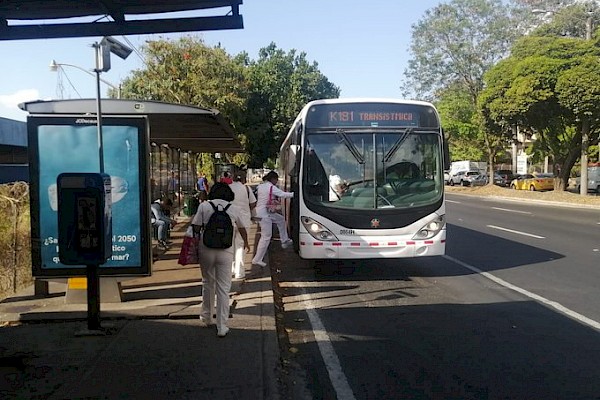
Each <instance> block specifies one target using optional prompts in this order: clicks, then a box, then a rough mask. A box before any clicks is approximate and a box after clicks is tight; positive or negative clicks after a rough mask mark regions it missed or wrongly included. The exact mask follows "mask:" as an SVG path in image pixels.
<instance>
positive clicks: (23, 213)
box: [0, 182, 33, 299]
mask: <svg viewBox="0 0 600 400" xmlns="http://www.w3.org/2000/svg"><path fill="white" fill-rule="evenodd" d="M29 221H30V214H29V185H28V184H27V183H25V182H17V183H10V184H4V185H0V299H4V298H6V297H8V296H10V295H11V294H14V293H16V292H17V291H18V290H19V289H21V288H23V287H25V286H27V285H30V284H31V283H33V278H32V277H31V245H30V237H31V229H30V222H29Z"/></svg>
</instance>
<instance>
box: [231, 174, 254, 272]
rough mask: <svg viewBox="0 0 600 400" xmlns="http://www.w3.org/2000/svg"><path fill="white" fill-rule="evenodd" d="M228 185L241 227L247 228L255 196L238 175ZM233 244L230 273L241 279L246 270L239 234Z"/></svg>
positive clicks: (242, 244) (242, 245) (250, 221)
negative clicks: (239, 217) (240, 220)
mask: <svg viewBox="0 0 600 400" xmlns="http://www.w3.org/2000/svg"><path fill="white" fill-rule="evenodd" d="M229 187H230V188H231V190H232V191H233V194H234V195H235V198H234V199H233V206H234V207H235V208H236V209H237V211H238V212H239V213H240V216H241V219H242V224H243V227H244V228H246V230H247V229H248V228H250V225H251V224H252V220H251V218H252V209H253V208H254V207H255V206H256V197H255V196H254V193H253V192H252V190H250V188H249V187H248V186H246V185H245V184H244V182H243V179H242V177H241V176H240V175H236V176H234V177H233V182H232V183H231V184H230V185H229ZM233 246H234V254H233V265H232V273H233V275H234V277H235V278H236V279H241V278H244V277H245V276H246V270H245V268H244V242H243V240H242V237H241V236H240V235H239V234H236V235H235V237H234V239H233Z"/></svg>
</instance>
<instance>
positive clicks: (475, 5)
mask: <svg viewBox="0 0 600 400" xmlns="http://www.w3.org/2000/svg"><path fill="white" fill-rule="evenodd" d="M516 25H517V26H518V24H515V19H514V18H513V16H512V14H511V8H510V7H508V6H507V5H505V4H504V3H503V2H502V1H501V0H452V1H450V2H449V3H442V4H440V5H438V6H436V7H434V8H433V9H430V10H427V11H426V12H425V17H424V18H423V19H421V20H420V21H419V22H418V23H417V24H415V25H413V26H412V43H411V48H410V49H411V55H412V58H411V59H410V60H409V62H408V68H407V69H406V71H405V72H404V74H405V76H406V83H405V85H404V88H405V89H407V88H409V92H414V94H416V96H417V97H418V98H425V99H432V98H435V97H437V94H438V92H439V91H440V90H441V89H443V88H445V87H447V86H448V84H449V83H450V84H452V85H454V84H459V85H461V86H462V87H464V88H465V90H466V91H467V92H468V93H469V95H470V96H471V102H472V104H473V105H475V104H476V102H477V96H478V94H479V92H480V91H481V89H482V88H483V74H484V73H485V72H486V71H487V70H488V69H490V68H491V67H492V66H493V65H494V64H495V63H496V62H497V61H499V60H500V59H501V58H503V57H504V56H506V55H507V54H508V51H509V49H510V46H511V44H512V43H513V42H514V40H515V39H516V38H518V37H519V36H520V35H521V32H520V31H519V29H515V26H516Z"/></svg>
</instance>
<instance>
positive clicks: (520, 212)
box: [492, 207, 531, 215]
mask: <svg viewBox="0 0 600 400" xmlns="http://www.w3.org/2000/svg"><path fill="white" fill-rule="evenodd" d="M492 209H493V210H500V211H507V212H512V213H516V214H528V215H531V213H530V212H529V211H520V210H511V209H509V208H500V207H492Z"/></svg>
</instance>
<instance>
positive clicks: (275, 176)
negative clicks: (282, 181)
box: [263, 171, 279, 182]
mask: <svg viewBox="0 0 600 400" xmlns="http://www.w3.org/2000/svg"><path fill="white" fill-rule="evenodd" d="M273 179H279V174H277V172H275V171H269V173H268V174H266V175H265V176H263V181H265V182H267V181H269V182H271V181H272V180H273Z"/></svg>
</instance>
